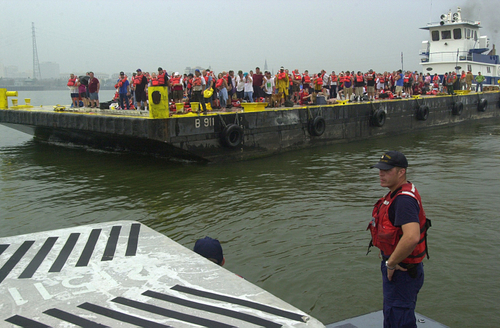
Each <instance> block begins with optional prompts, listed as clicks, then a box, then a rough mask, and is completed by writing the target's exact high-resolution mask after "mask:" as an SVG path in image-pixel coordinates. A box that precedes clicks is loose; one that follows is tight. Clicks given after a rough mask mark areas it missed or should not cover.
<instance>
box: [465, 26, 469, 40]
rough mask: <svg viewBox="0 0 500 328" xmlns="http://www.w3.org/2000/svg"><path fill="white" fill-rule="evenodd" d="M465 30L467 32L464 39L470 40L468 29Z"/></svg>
mask: <svg viewBox="0 0 500 328" xmlns="http://www.w3.org/2000/svg"><path fill="white" fill-rule="evenodd" d="M466 30H467V32H466V34H465V37H466V38H467V39H470V28H468V29H466Z"/></svg>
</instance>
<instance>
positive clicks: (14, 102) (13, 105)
mask: <svg viewBox="0 0 500 328" xmlns="http://www.w3.org/2000/svg"><path fill="white" fill-rule="evenodd" d="M11 100H12V107H16V106H17V99H11Z"/></svg>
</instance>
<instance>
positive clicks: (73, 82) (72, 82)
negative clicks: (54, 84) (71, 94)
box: [67, 77, 76, 87]
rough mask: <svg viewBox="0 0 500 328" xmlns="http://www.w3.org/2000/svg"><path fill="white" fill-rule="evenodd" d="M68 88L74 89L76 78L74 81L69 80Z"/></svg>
mask: <svg viewBox="0 0 500 328" xmlns="http://www.w3.org/2000/svg"><path fill="white" fill-rule="evenodd" d="M67 85H68V87H74V86H75V85H76V77H75V78H74V79H69V80H68V84H67Z"/></svg>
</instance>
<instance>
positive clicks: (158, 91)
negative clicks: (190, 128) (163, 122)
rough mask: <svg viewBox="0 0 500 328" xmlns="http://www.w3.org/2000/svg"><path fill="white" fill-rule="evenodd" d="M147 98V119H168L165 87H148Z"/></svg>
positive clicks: (166, 89) (168, 112)
mask: <svg viewBox="0 0 500 328" xmlns="http://www.w3.org/2000/svg"><path fill="white" fill-rule="evenodd" d="M148 98H149V118H168V117H169V116H170V111H169V108H168V88H167V87H163V86H161V87H153V86H151V87H149V88H148Z"/></svg>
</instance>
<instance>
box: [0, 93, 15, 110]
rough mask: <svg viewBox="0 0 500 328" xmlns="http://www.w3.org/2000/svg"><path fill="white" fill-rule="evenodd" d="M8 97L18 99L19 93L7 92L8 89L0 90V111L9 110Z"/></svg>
mask: <svg viewBox="0 0 500 328" xmlns="http://www.w3.org/2000/svg"><path fill="white" fill-rule="evenodd" d="M7 97H17V91H7V89H3V88H0V109H7V108H9V102H8V101H7Z"/></svg>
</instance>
